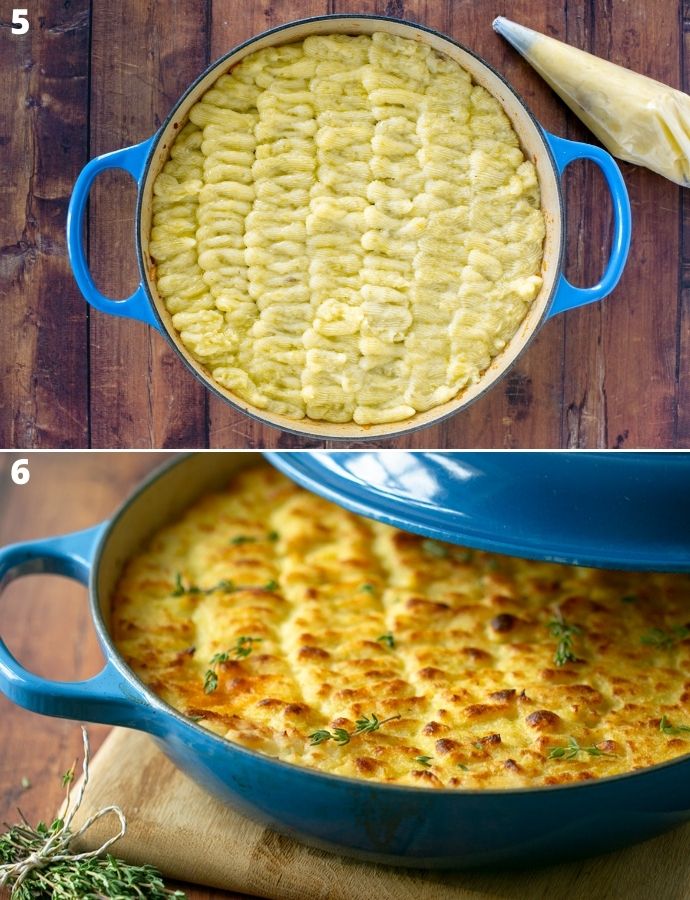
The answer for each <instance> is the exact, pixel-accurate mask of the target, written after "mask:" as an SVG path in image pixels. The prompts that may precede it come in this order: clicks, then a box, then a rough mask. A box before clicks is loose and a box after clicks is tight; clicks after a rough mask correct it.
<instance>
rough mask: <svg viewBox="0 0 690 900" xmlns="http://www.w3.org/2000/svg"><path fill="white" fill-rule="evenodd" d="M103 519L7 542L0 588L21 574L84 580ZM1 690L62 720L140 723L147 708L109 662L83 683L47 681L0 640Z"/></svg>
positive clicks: (0, 558) (0, 553)
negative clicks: (49, 535) (45, 535)
mask: <svg viewBox="0 0 690 900" xmlns="http://www.w3.org/2000/svg"><path fill="white" fill-rule="evenodd" d="M107 524H108V523H107V522H104V523H101V524H100V525H96V526H95V527H94V528H88V529H86V531H76V532H74V533H73V534H67V535H63V536H60V537H54V538H47V539H40V540H35V541H27V542H26V543H22V544H11V545H10V546H8V547H3V548H2V549H1V550H0V590H2V589H4V588H5V587H6V586H7V585H8V584H9V583H10V582H11V581H13V580H14V579H15V578H20V577H22V576H23V575H39V574H49V573H52V574H55V575H65V576H66V577H67V578H73V579H74V580H75V581H79V582H81V583H82V584H87V583H88V580H89V573H90V571H91V565H92V560H93V556H94V552H95V549H96V546H97V545H98V542H99V539H100V537H101V535H102V534H103V532H104V530H105V528H106V526H107ZM0 692H2V693H3V694H5V696H6V697H8V698H9V699H10V700H12V701H13V702H14V703H16V704H18V705H19V706H22V707H24V709H28V710H30V711H32V712H37V713H41V714H43V715H47V716H59V717H60V718H64V719H80V720H83V721H88V722H102V723H105V724H107V725H128V726H130V727H141V720H142V719H143V718H144V713H145V711H146V709H147V707H146V706H145V700H143V699H142V698H141V697H138V696H135V695H134V694H133V692H132V691H130V690H129V689H128V686H127V683H126V682H125V681H124V679H123V677H122V675H120V673H119V672H118V671H117V669H116V668H115V666H114V665H113V664H112V662H110V661H108V662H106V664H105V667H104V668H103V669H102V670H101V671H100V672H99V673H98V675H95V676H94V677H93V678H89V679H88V680H87V681H73V682H62V681H50V680H49V679H46V678H40V677H39V676H38V675H34V674H32V673H31V672H29V671H28V670H27V669H25V668H24V666H22V665H21V663H19V662H18V661H17V660H16V659H15V658H14V656H12V654H11V653H10V651H9V650H8V649H7V646H6V645H5V643H4V642H3V640H2V638H0Z"/></svg>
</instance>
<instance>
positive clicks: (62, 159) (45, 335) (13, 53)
mask: <svg viewBox="0 0 690 900" xmlns="http://www.w3.org/2000/svg"><path fill="white" fill-rule="evenodd" d="M9 13H10V6H9V4H3V5H2V8H0V19H2V23H1V27H0V84H1V85H2V90H1V91H0V175H1V177H2V189H1V190H0V196H1V197H2V199H0V303H1V304H2V327H1V328H0V370H1V371H2V387H1V388H0V447H63V446H66V447H68V446H76V447H79V446H83V445H84V444H86V442H87V441H88V383H87V373H86V368H85V362H86V360H87V324H86V312H85V310H84V302H83V300H82V298H81V294H80V293H79V291H78V289H77V286H76V284H75V283H74V281H73V279H72V274H71V272H70V268H69V263H68V261H67V251H66V241H65V219H66V215H67V203H68V201H69V196H70V193H71V190H72V185H73V184H74V180H75V178H76V177H77V175H78V173H79V170H80V169H81V168H82V166H83V165H84V164H85V163H86V161H87V159H88V127H87V123H88V69H89V3H88V0H75V2H73V3H70V4H65V3H63V2H61V0H49V2H43V3H41V15H40V16H36V15H32V25H33V27H31V28H30V29H29V32H28V34H26V35H24V36H16V35H13V34H12V33H11V31H10V25H9V21H8V20H9V18H10V15H9Z"/></svg>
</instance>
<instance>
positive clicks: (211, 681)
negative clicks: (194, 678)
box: [204, 635, 263, 694]
mask: <svg viewBox="0 0 690 900" xmlns="http://www.w3.org/2000/svg"><path fill="white" fill-rule="evenodd" d="M262 640H263V638H260V637H246V636H245V635H242V636H241V637H238V638H237V640H236V641H235V643H234V645H233V646H232V647H230V648H229V649H228V650H223V651H222V652H221V653H214V654H213V656H212V657H211V659H210V660H209V664H208V665H209V667H208V669H207V670H206V674H205V675H204V693H205V694H212V693H213V692H214V691H215V690H216V688H217V687H218V666H220V665H221V664H222V663H226V662H230V660H231V659H246V657H247V656H249V654H250V653H251V652H252V650H253V649H254V644H259V643H261V641H262Z"/></svg>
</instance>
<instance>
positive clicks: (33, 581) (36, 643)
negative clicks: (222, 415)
mask: <svg viewBox="0 0 690 900" xmlns="http://www.w3.org/2000/svg"><path fill="white" fill-rule="evenodd" d="M27 456H28V459H29V469H30V472H31V478H30V480H29V482H28V484H26V485H23V486H17V485H14V484H13V483H12V481H11V480H10V477H9V469H10V465H11V463H12V461H13V460H14V459H16V458H18V455H17V454H7V453H6V454H1V455H0V509H1V510H2V516H0V546H4V545H5V544H8V543H12V542H14V541H21V540H29V539H32V538H38V537H47V536H50V535H54V534H60V533H64V532H69V531H75V530H78V529H80V528H87V527H89V526H90V525H95V524H96V523H98V522H99V521H101V520H103V519H104V518H107V517H108V516H109V515H111V514H112V513H113V512H114V510H115V509H116V508H117V506H118V505H119V504H120V503H121V501H122V500H123V499H124V498H125V496H126V495H127V494H128V492H129V491H130V490H131V489H132V488H133V487H134V485H135V484H137V483H138V482H139V481H140V480H141V479H142V478H143V477H144V476H145V475H146V474H147V473H148V472H149V471H151V470H152V469H153V468H155V467H156V466H158V465H160V464H161V463H162V462H164V461H165V459H166V458H167V456H168V455H167V454H163V453H127V454H123V453H119V454H115V453H98V454H96V453H68V454H58V453H50V454H39V453H32V454H31V453H30V454H27ZM0 604H1V611H0V623H1V629H2V637H3V640H4V641H5V642H6V643H7V645H8V647H9V648H10V650H11V651H12V653H13V654H14V655H15V656H16V657H17V658H18V659H19V660H21V662H22V663H23V664H24V665H25V666H26V667H27V668H28V669H30V670H31V671H33V672H36V673H37V674H39V675H42V676H44V677H51V678H59V679H63V680H69V681H74V680H78V679H83V678H88V677H90V676H92V675H95V674H96V673H97V672H98V671H99V669H100V668H101V665H102V655H101V652H100V649H99V647H98V642H97V639H96V635H95V632H94V629H93V626H92V624H91V618H90V613H89V610H88V605H87V595H86V588H83V587H82V586H81V585H77V584H75V583H74V582H71V581H67V580H66V579H64V578H59V577H57V576H31V577H27V578H22V579H19V580H17V581H15V582H13V583H12V584H11V585H10V586H9V587H8V588H6V590H5V591H4V593H3V595H2V598H1V600H0ZM0 723H1V725H0V823H2V822H15V821H16V820H17V812H16V808H17V807H20V808H21V810H22V812H23V813H24V814H25V815H26V817H27V818H28V819H29V821H31V822H34V823H35V822H38V821H39V820H40V819H45V818H47V817H49V816H51V815H53V814H54V813H55V811H56V810H57V809H58V807H59V804H60V802H61V799H62V796H63V790H62V787H61V783H60V777H61V774H62V773H63V772H65V771H66V770H67V769H68V768H69V767H70V765H71V764H72V762H73V761H74V760H75V759H76V758H81V756H80V755H81V731H80V729H79V726H78V725H77V724H76V723H75V722H71V721H67V720H63V719H51V718H48V717H46V716H40V715H37V714H35V713H30V712H26V711H25V710H23V709H20V708H19V707H17V706H14V705H13V704H12V703H10V702H9V700H7V699H6V698H5V697H4V696H2V695H0ZM108 730H109V729H107V728H106V727H104V726H99V725H89V737H90V741H91V746H92V750H93V751H96V750H97V749H98V747H99V746H100V745H101V743H102V741H103V739H104V737H105V736H106V734H107V733H108ZM23 778H28V780H29V783H30V787H29V788H27V789H25V788H24V787H23V786H22V779H23ZM185 890H186V891H187V897H188V900H213V898H220V897H224V898H228V897H230V898H232V897H235V896H236V895H233V894H226V893H224V892H220V891H210V890H206V889H198V890H197V889H195V888H191V889H188V888H187V887H186V886H185ZM6 898H7V895H6V894H5V895H3V893H2V891H0V900H6Z"/></svg>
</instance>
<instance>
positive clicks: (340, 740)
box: [309, 713, 400, 746]
mask: <svg viewBox="0 0 690 900" xmlns="http://www.w3.org/2000/svg"><path fill="white" fill-rule="evenodd" d="M399 718H400V713H398V714H397V715H396V716H388V718H387V719H379V717H378V716H377V715H376V713H372V714H371V717H369V716H362V718H361V719H357V721H356V722H355V728H354V731H352V732H350V731H347V730H346V729H345V728H334V729H333V730H332V731H329V730H328V729H327V728H321V729H319V730H318V731H314V732H313V733H312V734H310V735H309V738H310V741H311V744H312V746H314V745H316V744H323V743H325V742H326V741H335V743H336V744H340V745H341V746H343V745H344V744H349V743H350V741H351V740H352V738H353V737H355V736H356V735H358V734H370V733H371V732H372V731H378V730H379V728H380V727H381V726H382V725H385V724H386V722H392V721H393V720H394V719H399Z"/></svg>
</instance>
